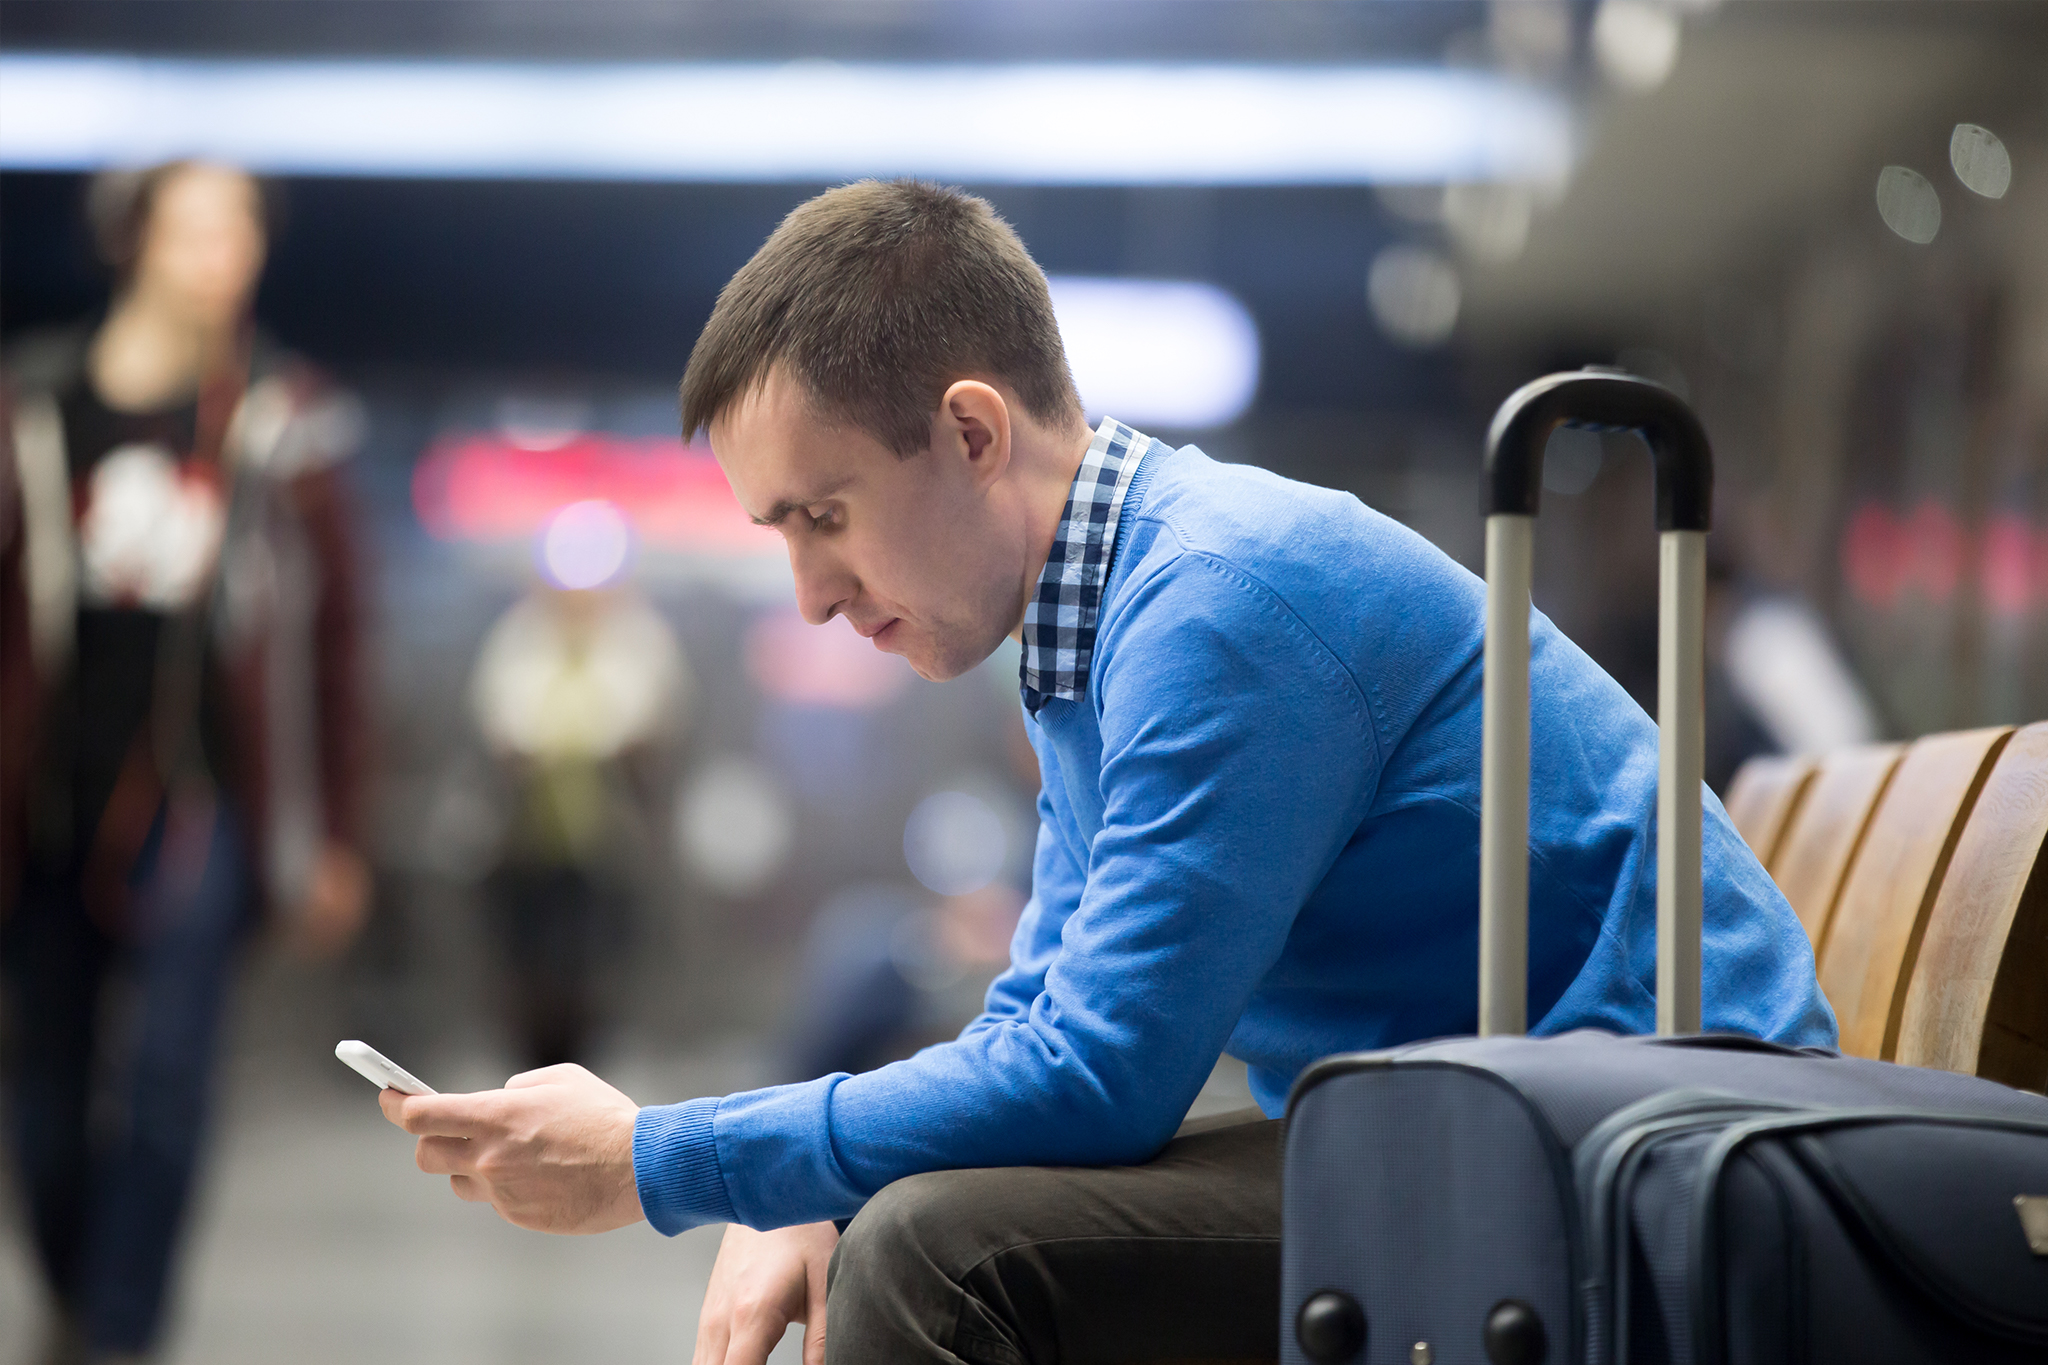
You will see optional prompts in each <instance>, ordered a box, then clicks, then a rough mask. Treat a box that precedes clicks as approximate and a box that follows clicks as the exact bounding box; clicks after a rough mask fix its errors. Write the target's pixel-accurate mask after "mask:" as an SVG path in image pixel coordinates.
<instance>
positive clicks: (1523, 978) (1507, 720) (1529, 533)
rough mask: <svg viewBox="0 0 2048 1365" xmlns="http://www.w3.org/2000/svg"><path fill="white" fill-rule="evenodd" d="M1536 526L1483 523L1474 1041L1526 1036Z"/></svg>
mask: <svg viewBox="0 0 2048 1365" xmlns="http://www.w3.org/2000/svg"><path fill="white" fill-rule="evenodd" d="M1535 532H1536V519H1535V518H1534V517H1527V516H1520V515H1516V514H1512V513H1498V514H1496V515H1493V516H1490V517H1488V518H1487V519H1486V679H1485V696H1484V703H1485V708H1486V710H1485V721H1484V732H1483V739H1482V748H1481V753H1480V763H1479V782H1480V804H1479V1032H1480V1033H1481V1035H1491V1034H1496V1033H1523V1032H1526V1031H1527V1030H1528V1027H1529V585H1530V581H1531V579H1532V578H1533V577H1534V574H1535V544H1536V537H1535Z"/></svg>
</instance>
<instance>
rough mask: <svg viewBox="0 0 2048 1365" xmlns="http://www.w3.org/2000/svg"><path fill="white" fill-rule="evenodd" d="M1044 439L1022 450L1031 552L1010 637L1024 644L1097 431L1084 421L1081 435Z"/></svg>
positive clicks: (1026, 523) (1028, 539)
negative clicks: (1028, 615)
mask: <svg viewBox="0 0 2048 1365" xmlns="http://www.w3.org/2000/svg"><path fill="white" fill-rule="evenodd" d="M1042 439H1043V445H1042V446H1040V447H1039V448H1038V449H1036V450H1032V449H1029V448H1026V449H1022V450H1019V451H1018V454H1020V455H1023V456H1024V457H1025V459H1026V461H1027V464H1026V468H1027V469H1029V470H1030V471H1031V473H1030V474H1029V476H1028V478H1027V479H1026V481H1025V485H1024V515H1025V518H1026V522H1025V544H1026V545H1027V546H1028V547H1029V549H1030V553H1029V554H1028V555H1027V556H1026V557H1025V563H1024V585H1023V586H1024V597H1023V602H1022V603H1020V604H1019V606H1018V609H1017V627H1016V629H1014V630H1012V631H1011V632H1010V638H1011V639H1012V640H1015V641H1017V642H1018V643H1020V644H1021V643H1023V640H1024V604H1028V603H1029V602H1030V600H1031V594H1032V593H1033V592H1035V591H1037V588H1038V577H1039V575H1040V574H1042V573H1044V572H1045V561H1046V560H1048V559H1050V558H1052V543H1053V541H1055V540H1057V539H1058V538H1059V534H1060V518H1061V517H1062V516H1064V515H1065V514H1066V510H1067V499H1068V498H1069V497H1071V496H1072V495H1073V491H1074V478H1075V476H1076V475H1078V474H1079V473H1080V472H1081V461H1082V460H1083V459H1084V458H1086V457H1087V454H1088V446H1089V444H1090V443H1091V442H1093V441H1094V439H1095V432H1094V430H1093V429H1092V428H1090V427H1089V426H1088V425H1087V424H1086V423H1082V424H1081V425H1080V428H1079V432H1078V434H1075V433H1073V432H1063V433H1061V434H1059V435H1057V436H1055V435H1050V434H1047V435H1045V436H1044V437H1043V438H1042Z"/></svg>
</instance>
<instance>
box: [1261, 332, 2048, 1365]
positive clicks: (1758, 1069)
mask: <svg viewBox="0 0 2048 1365" xmlns="http://www.w3.org/2000/svg"><path fill="white" fill-rule="evenodd" d="M1565 423H1569V424H1573V425H1583V426H1591V427H1596V428H1606V429H1612V428H1627V429H1633V430H1636V431H1638V432H1640V433H1641V434H1642V435H1643V437H1644V438H1645V440H1647V441H1648V443H1649V445H1650V448H1651V451H1652V453H1653V454H1654V455H1655V457H1656V464H1657V520H1658V528H1659V531H1660V533H1661V535H1662V540H1663V546H1662V549H1661V555H1662V574H1661V588H1660V591H1661V596H1662V602H1661V607H1662V613H1661V615H1662V621H1661V625H1660V671H1659V681H1658V692H1659V697H1658V710H1659V720H1660V726H1659V729H1660V737H1659V750H1660V751H1659V755H1658V757H1659V778H1658V812H1657V815H1658V828H1659V836H1658V850H1657V852H1658V973H1657V976H1658V980H1657V985H1658V1032H1659V1034H1660V1036H1659V1037H1656V1038H1618V1037H1615V1036H1612V1035H1609V1034H1604V1033H1597V1032H1590V1031H1589V1032H1583V1033H1573V1034H1567V1035H1564V1036H1562V1037H1556V1038H1547V1039H1531V1038H1524V1037H1521V1036H1519V1035H1520V1034H1521V1033H1522V1032H1523V1029H1524V1027H1525V1021H1524V1017H1523V1014H1524V991H1525V985H1526V975H1527V965H1526V963H1527V957H1526V950H1527V895H1528V854H1527V845H1528V800H1529V767H1528V761H1529V760H1528V753H1529V749H1528V745H1529V729H1528V725H1529V720H1528V717H1529V690H1528V689H1529V681H1528V649H1529V643H1528V642H1529V636H1528V621H1529V564H1530V544H1531V538H1530V530H1531V527H1532V525H1533V518H1534V516H1535V512H1536V493H1537V489H1538V487H1539V484H1540V470H1541V459H1542V450H1543V445H1544V442H1545V440H1546V439H1547V438H1548V437H1549V435H1550V433H1551V431H1552V430H1554V429H1555V428H1556V427H1557V426H1558V425H1560V424H1565ZM1486 467H1487V481H1488V490H1487V491H1488V498H1489V506H1488V517H1487V643H1486V683H1485V687H1486V709H1487V717H1486V727H1485V729H1486V736H1485V756H1484V765H1485V771H1484V776H1483V786H1484V809H1483V812H1482V820H1481V823H1482V834H1481V845H1482V852H1481V873H1480V877H1481V896H1480V900H1481V908H1480V919H1481V926H1480V1030H1481V1033H1482V1035H1485V1036H1482V1037H1478V1038H1464V1039H1450V1040H1445V1041H1439V1042H1429V1043H1420V1044H1415V1045H1411V1046H1408V1047H1403V1048H1395V1049H1392V1050H1389V1051H1384V1052H1374V1053H1358V1054H1352V1055H1347V1056H1339V1057H1331V1058H1326V1059H1325V1060H1323V1061H1321V1062H1318V1063H1316V1064H1315V1065H1314V1066H1312V1067H1310V1068H1309V1069H1308V1070H1307V1071H1306V1072H1304V1073H1303V1075H1302V1077H1301V1079H1300V1080H1299V1081H1297V1082H1296V1085H1295V1088H1294V1093H1293V1095H1292V1096H1291V1098H1290V1100H1289V1104H1288V1122H1287V1130H1286V1139H1285V1141H1286V1177H1285V1233H1284V1248H1283V1257H1282V1271H1281V1305H1282V1314H1283V1319H1284V1320H1283V1323H1282V1332H1281V1338H1282V1340H1281V1356H1282V1359H1283V1360H1285V1361H1289V1362H1304V1361H1313V1362H1317V1365H1337V1363H1338V1362H1361V1363H1362V1365H1478V1362H1481V1361H1490V1362H1492V1365H1539V1363H1540V1362H1559V1363H1560V1365H1563V1363H1565V1362H1586V1363H1587V1365H1650V1363H1651V1362H1667V1361H1668V1362H1677V1363H1679V1365H1751V1363H1752V1362H1757V1363H1762V1362H1771V1363H1773V1365H1775V1363H1777V1362H1784V1363H1785V1365H1792V1363H1793V1362H1807V1363H1810V1365H1825V1362H1831V1361H1843V1362H1858V1365H1866V1363H1867V1365H1889V1363H1891V1362H1900V1363H1901V1365H1903V1363H1904V1362H1915V1363H1916V1365H1917V1363H1918V1362H1965V1361H1967V1362H1986V1365H2003V1363H2004V1362H2020V1361H2028V1362H2048V1099H2044V1098H2043V1097H2041V1096H2039V1095H2032V1094H2028V1093H2026V1092H2023V1091H2018V1090H2012V1089H2008V1088H2006V1087H2004V1086H2001V1085H1997V1084H1995V1083H1992V1082H1989V1081H1982V1080H1978V1079H1976V1078H1974V1077H1969V1076H1958V1075H1952V1074H1950V1073H1947V1072H1937V1071H1924V1070H1919V1069H1915V1068H1910V1067H1901V1066H1894V1065H1891V1064H1889V1063H1884V1062H1870V1061H1864V1060H1861V1059H1858V1058H1853V1057H1841V1056H1838V1055H1836V1054H1834V1053H1831V1052H1825V1051H1821V1050H1818V1049H1790V1048H1783V1047H1779V1046H1777V1045H1775V1044H1770V1043H1764V1042H1759V1041H1757V1040H1755V1039H1749V1038H1741V1037H1736V1036H1732V1035H1713V1034H1700V1033H1699V1032H1698V1030H1699V1019H1700V1014H1699V1009H1700V959H1699V951H1700V830H1701V825H1700V819H1701V809H1700V807H1701V797H1700V754H1701V745H1702V735H1701V730H1700V677H1701V663H1700V652H1699V651H1700V627H1701V601H1702V596H1703V579H1704V575H1703V559H1704V555H1703V539H1704V535H1705V531H1706V525H1707V510H1708V502H1709V499H1710V495H1711V487H1712V474H1711V466H1710V463H1709V455H1708V451H1707V443H1706V438H1705V435H1704V433H1703V432H1702V431H1701V429H1700V426H1699V423H1698V421H1697V419H1695V418H1694V417H1693V415H1692V413H1691V412H1690V411H1689V410H1688V409H1687V408H1686V406H1685V405H1684V404H1683V403H1682V402H1680V401H1679V400H1678V399H1677V398H1676V397H1675V396H1673V395H1672V394H1670V393H1669V392H1667V391H1666V390H1664V389H1661V388H1659V387H1658V386H1656V385H1654V384H1651V383H1648V382H1647V381H1644V380H1640V379H1635V378H1632V377H1630V376H1627V375H1623V374H1620V373H1618V372H1604V371H1585V372H1579V373H1574V374H1563V375H1552V376H1550V377H1549V378H1546V379H1542V380H1538V381H1536V382H1535V383H1533V384H1530V385H1528V386H1527V387H1525V388H1523V389H1522V390H1520V391H1519V392H1517V393H1516V394H1515V395H1514V396H1513V397H1511V398H1509V399H1508V401H1507V403H1506V404H1504V405H1503V406H1502V408H1501V410H1500V413H1499V414H1498V415H1497V416H1496V418H1495V419H1494V424H1493V429H1492V432H1491V433H1490V435H1489V437H1488V443H1487V466H1486Z"/></svg>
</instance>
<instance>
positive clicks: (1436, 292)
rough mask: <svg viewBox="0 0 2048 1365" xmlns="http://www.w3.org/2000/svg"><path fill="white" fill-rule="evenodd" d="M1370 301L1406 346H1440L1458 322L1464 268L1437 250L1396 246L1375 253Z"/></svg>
mask: <svg viewBox="0 0 2048 1365" xmlns="http://www.w3.org/2000/svg"><path fill="white" fill-rule="evenodd" d="M1365 296H1366V301H1367V302H1369V303H1370V304H1371V305H1372V315H1373V317H1375V318H1377V319H1378V320H1379V324H1380V330H1382V331H1384V332H1385V333H1386V334H1387V335H1388V336H1389V337H1392V338H1393V339H1394V340H1395V341H1398V342H1400V343H1401V344H1402V345H1403V346H1415V347H1425V346H1439V345H1442V344H1443V342H1444V341H1445V340H1447V339H1448V338H1449V337H1450V335H1451V329H1452V328H1453V327H1455V326H1457V325H1458V305H1459V303H1460V302H1461V299H1462V296H1461V294H1460V291H1459V288H1458V272H1457V271H1456V270H1454V269H1452V268H1451V263H1450V262H1449V261H1447V260H1445V259H1444V258H1443V257H1442V256H1441V255H1439V254H1438V253H1437V252H1434V251H1431V250H1430V249H1429V248H1427V247H1420V246H1390V247H1388V248H1386V249H1385V250H1384V251H1382V252H1380V254H1379V255H1377V256H1375V257H1373V260H1372V269H1371V270H1370V271H1368V272H1367V274H1366V279H1365Z"/></svg>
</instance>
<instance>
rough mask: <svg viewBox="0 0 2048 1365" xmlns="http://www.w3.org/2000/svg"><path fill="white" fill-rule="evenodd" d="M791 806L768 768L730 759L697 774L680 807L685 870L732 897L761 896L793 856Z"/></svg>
mask: <svg viewBox="0 0 2048 1365" xmlns="http://www.w3.org/2000/svg"><path fill="white" fill-rule="evenodd" d="M794 834H795V829H794V824H793V821H792V819H791V816H790V811H789V803H788V801H787V800H785V799H784V797H783V795H782V790H781V788H780V787H778V786H777V785H776V783H775V780H774V778H772V777H771V776H770V775H769V774H768V772H767V770H766V769H764V768H763V767H762V766H761V765H760V764H759V763H756V762H754V761H753V760H752V759H748V758H742V757H736V756H728V757H725V758H719V759H714V760H712V761H711V762H709V763H707V764H705V765H704V766H703V767H702V768H700V769H698V770H697V771H696V772H695V773H694V774H693V775H692V776H691V777H690V779H689V781H688V782H687V783H686V784H685V785H684V787H683V791H682V794H681V796H680V798H679V799H678V800H677V802H676V810H675V829H674V837H675V846H676V853H677V855H678V856H679V857H680V858H681V860H682V862H683V865H684V866H685V867H687V868H689V870H690V871H691V872H692V873H694V874H695V875H696V876H697V878H698V879H699V880H700V881H702V882H704V883H705V884H707V885H709V886H710V887H711V888H712V889H714V890H716V891H720V892H723V893H724V894H726V895H728V896H733V897H746V896H753V895H757V894H759V893H760V892H761V891H762V890H763V889H764V888H765V887H766V886H767V885H768V883H769V882H770V881H772V880H773V879H774V877H775V874H776V873H777V872H779V871H781V870H782V864H783V862H784V860H785V859H786V858H787V857H788V855H789V848H790V842H791V839H792V837H793V836H794Z"/></svg>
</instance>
